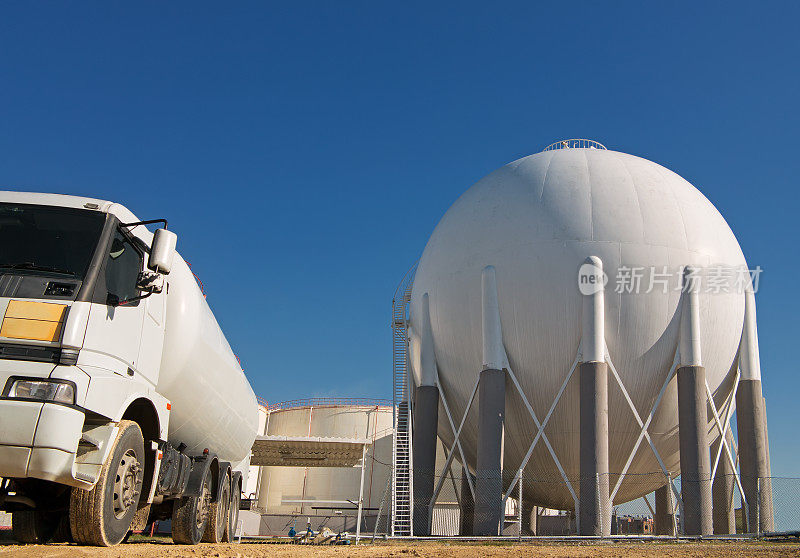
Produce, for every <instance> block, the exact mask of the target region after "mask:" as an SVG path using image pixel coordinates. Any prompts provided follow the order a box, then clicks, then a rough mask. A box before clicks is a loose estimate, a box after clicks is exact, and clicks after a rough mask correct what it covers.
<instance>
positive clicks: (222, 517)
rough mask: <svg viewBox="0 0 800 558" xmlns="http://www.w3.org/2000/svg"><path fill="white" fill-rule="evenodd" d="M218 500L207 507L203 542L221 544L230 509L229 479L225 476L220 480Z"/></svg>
mask: <svg viewBox="0 0 800 558" xmlns="http://www.w3.org/2000/svg"><path fill="white" fill-rule="evenodd" d="M220 482H222V487H221V489H220V491H219V492H220V495H219V499H218V500H217V501H216V502H211V504H210V505H209V507H208V521H207V522H206V530H205V532H204V533H203V542H210V543H218V542H222V539H223V537H224V536H225V530H226V529H227V528H228V514H229V512H230V509H231V477H230V476H229V475H225V476H224V477H223V478H222V480H221V481H220Z"/></svg>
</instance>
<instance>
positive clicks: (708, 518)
mask: <svg viewBox="0 0 800 558" xmlns="http://www.w3.org/2000/svg"><path fill="white" fill-rule="evenodd" d="M678 433H679V438H680V454H681V498H682V500H683V515H684V517H683V526H684V534H686V535H711V534H712V533H713V530H714V526H713V520H712V515H711V509H712V506H711V463H710V461H711V459H710V456H709V448H708V415H707V402H706V371H705V368H703V367H702V366H682V367H681V368H679V369H678Z"/></svg>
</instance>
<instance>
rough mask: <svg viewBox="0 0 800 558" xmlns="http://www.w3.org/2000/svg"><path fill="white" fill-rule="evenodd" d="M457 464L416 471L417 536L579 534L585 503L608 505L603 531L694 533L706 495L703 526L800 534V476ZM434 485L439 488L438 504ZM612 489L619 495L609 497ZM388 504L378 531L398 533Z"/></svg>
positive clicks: (727, 532)
mask: <svg viewBox="0 0 800 558" xmlns="http://www.w3.org/2000/svg"><path fill="white" fill-rule="evenodd" d="M453 469H454V471H453V472H452V473H448V474H447V475H445V476H444V477H443V476H442V475H441V471H437V472H436V473H432V472H428V473H427V474H419V472H417V473H416V474H415V485H414V488H415V498H414V514H413V515H414V535H416V536H427V535H431V536H444V537H447V536H512V537H513V536H517V537H520V536H526V537H528V536H541V537H560V536H577V535H579V530H580V532H585V531H584V529H580V522H581V519H582V518H583V520H584V521H586V517H585V516H584V514H581V513H580V507H581V502H583V503H584V505H585V506H586V507H594V508H595V509H597V510H601V509H604V510H605V512H604V513H602V514H597V515H599V516H600V518H599V519H598V521H602V522H603V523H602V532H603V533H610V534H611V535H612V536H640V537H642V536H645V537H646V536H683V535H686V534H688V532H687V525H686V522H687V518H689V516H690V514H691V513H692V512H691V510H692V509H697V510H701V509H702V508H701V507H699V506H697V507H696V508H692V507H691V500H692V499H694V500H695V501H699V500H702V499H704V498H707V499H710V500H711V502H712V511H711V514H710V517H705V516H704V519H703V525H706V526H711V527H710V528H711V529H712V530H713V534H714V535H715V536H734V535H749V536H772V535H776V534H795V535H800V477H767V478H760V479H748V478H744V477H739V476H738V475H724V474H721V473H717V475H716V476H715V479H714V480H713V481H712V480H711V479H710V478H706V479H698V480H692V481H691V482H690V481H688V480H682V479H681V477H680V476H678V477H677V478H674V479H673V478H670V477H668V476H666V475H665V474H664V473H663V472H661V471H657V472H652V473H627V474H626V475H624V477H623V476H621V475H620V474H616V473H611V474H608V475H598V476H596V477H593V478H589V479H586V478H583V479H582V478H580V477H569V476H567V477H566V480H565V478H564V476H562V475H561V474H560V473H556V474H554V475H551V476H548V477H546V478H542V477H537V478H531V477H525V476H523V478H522V479H521V481H518V476H517V471H516V470H513V471H508V470H506V471H503V472H500V471H496V472H488V473H487V472H482V473H479V474H477V475H472V474H470V475H469V477H467V476H465V475H464V473H463V470H458V469H457V468H456V467H455V466H454V467H453ZM567 481H568V482H567ZM431 484H432V486H431ZM425 485H427V488H426V487H425ZM432 488H433V489H438V490H439V492H438V496H437V498H436V503H435V505H434V506H433V507H431V506H430V496H431V492H430V491H431V489H432ZM592 488H594V490H595V493H594V494H593V497H592V498H590V499H583V500H582V499H581V490H582V489H583V490H587V489H592ZM742 490H744V494H745V497H744V498H742ZM684 491H685V494H684ZM604 493H605V494H608V495H609V496H613V497H610V498H609V499H607V500H604V499H603V498H602V496H601V495H602V494H604ZM473 494H474V495H475V496H474V497H473ZM682 494H683V496H682ZM690 494H691V495H690ZM486 495H488V496H486ZM684 499H686V501H687V502H688V505H687V507H688V508H689V509H688V510H686V511H685V510H684ZM387 507H388V506H387ZM387 507H384V509H383V510H381V514H380V515H379V517H378V518H377V524H376V528H375V531H376V533H378V534H388V533H390V522H391V517H390V512H389V510H388V509H386V508H387ZM576 510H577V513H576ZM690 521H691V520H690ZM609 522H610V524H609ZM428 525H430V529H428Z"/></svg>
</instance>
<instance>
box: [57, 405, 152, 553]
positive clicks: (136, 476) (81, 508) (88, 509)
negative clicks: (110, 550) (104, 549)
mask: <svg viewBox="0 0 800 558" xmlns="http://www.w3.org/2000/svg"><path fill="white" fill-rule="evenodd" d="M118 426H119V432H118V433H117V439H116V440H115V441H114V445H113V446H112V447H111V451H110V452H109V457H108V459H106V462H105V463H104V464H103V468H102V470H101V471H100V479H99V480H98V481H97V484H96V485H95V486H94V488H92V489H91V490H82V489H80V488H74V489H73V490H72V494H71V496H70V502H69V522H70V528H71V530H72V537H73V538H74V539H75V542H77V543H78V544H90V545H95V546H113V545H115V544H119V543H120V542H121V541H122V539H123V538H124V537H125V535H127V534H128V530H129V529H130V526H131V521H132V520H133V516H134V515H136V510H137V508H138V506H139V496H140V495H141V493H142V481H143V479H144V475H143V472H144V439H143V437H142V431H141V429H140V428H139V425H138V424H136V423H135V422H133V421H130V420H121V421H120V422H119V425H118Z"/></svg>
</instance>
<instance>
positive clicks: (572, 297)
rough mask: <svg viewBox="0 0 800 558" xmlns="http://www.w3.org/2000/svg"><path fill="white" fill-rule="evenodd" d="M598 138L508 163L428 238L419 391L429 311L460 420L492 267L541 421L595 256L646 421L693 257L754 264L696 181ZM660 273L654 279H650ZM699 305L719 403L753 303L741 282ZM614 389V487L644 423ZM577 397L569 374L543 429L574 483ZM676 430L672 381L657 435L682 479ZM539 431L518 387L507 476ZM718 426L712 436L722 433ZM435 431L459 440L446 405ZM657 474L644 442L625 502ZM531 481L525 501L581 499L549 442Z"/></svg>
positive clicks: (575, 335) (628, 379)
mask: <svg viewBox="0 0 800 558" xmlns="http://www.w3.org/2000/svg"><path fill="white" fill-rule="evenodd" d="M595 147H597V148H594V147H592V148H579V149H554V150H547V151H544V152H541V153H537V154H535V155H531V156H528V157H524V158H522V159H519V160H517V161H514V162H512V163H509V164H507V165H505V166H503V167H501V168H500V169H498V170H497V171H495V172H493V173H491V174H490V175H488V176H486V177H485V178H483V179H482V180H480V181H479V182H478V183H476V184H475V185H474V186H472V187H471V188H470V189H469V190H467V191H466V192H465V193H464V194H463V195H462V196H461V197H460V198H459V199H458V200H457V201H456V202H455V203H454V204H453V206H452V207H451V208H450V209H449V210H448V211H447V213H446V214H445V215H444V217H443V218H442V220H441V221H440V222H439V224H438V225H437V227H436V229H435V230H434V232H433V234H432V235H431V238H430V240H429V241H428V244H427V246H426V247H425V251H424V253H423V255H422V257H421V259H420V261H419V264H418V267H417V271H416V276H415V279H414V283H413V291H412V297H411V303H410V304H411V306H410V321H411V328H410V334H411V337H412V339H411V343H410V347H411V352H412V354H411V358H410V362H411V363H412V368H413V371H414V373H415V379H416V382H417V383H418V384H419V382H420V381H421V379H420V365H419V363H420V355H419V351H420V343H419V339H418V336H419V335H420V333H421V332H422V331H423V330H424V328H425V327H426V324H425V322H426V320H427V316H426V315H425V312H424V307H425V306H429V308H430V310H429V317H430V330H431V333H432V340H433V350H434V355H435V365H436V369H437V370H438V376H439V379H440V382H441V385H442V389H443V394H444V396H445V397H446V398H447V400H448V402H449V405H450V409H451V410H452V412H453V413H454V415H456V421H457V420H458V417H460V416H461V415H462V414H463V412H464V410H465V408H466V403H467V400H468V397H469V395H470V392H471V389H472V387H473V385H475V382H476V381H477V378H478V375H479V373H480V371H481V366H482V360H481V359H482V352H481V350H482V331H481V320H482V317H481V311H482V306H481V293H482V290H481V289H482V287H481V276H482V270H483V269H484V268H485V267H486V266H494V268H495V273H496V282H497V293H498V304H499V315H500V321H501V325H502V332H503V342H504V346H505V351H506V353H507V355H508V360H509V363H510V366H511V368H512V370H513V372H514V373H515V375H516V377H517V378H518V379H519V382H520V384H521V386H522V388H523V391H524V393H525V395H526V397H527V399H528V400H529V401H530V403H531V405H532V407H533V409H534V410H535V412H536V414H537V415H538V417H539V418H540V420H541V419H542V418H543V417H544V416H545V415H546V414H547V412H548V409H549V407H550V405H551V403H552V402H553V400H554V398H555V396H556V394H557V392H558V390H559V388H560V386H561V383H562V382H563V381H564V378H565V377H566V375H567V373H568V371H569V369H570V366H571V364H572V362H573V360H574V359H575V357H576V354H577V352H578V350H579V344H580V340H581V303H582V302H581V294H580V292H579V290H578V284H577V277H578V270H579V268H580V266H581V264H583V262H584V261H585V260H586V258H587V257H589V256H597V257H599V258H600V259H601V260H602V262H603V264H604V269H605V271H606V272H607V274H608V276H609V284H608V286H607V287H606V296H605V299H606V302H605V331H606V334H605V336H606V343H607V345H608V350H609V354H610V357H611V359H612V361H613V363H614V364H615V366H616V369H617V371H618V372H619V375H620V377H621V380H622V382H623V383H624V385H625V386H626V388H627V390H628V392H629V394H630V397H631V399H632V401H633V403H634V405H635V406H636V408H637V409H638V412H639V414H640V415H642V416H646V414H647V412H648V410H649V409H650V408H651V407H652V405H653V402H654V400H655V399H656V397H657V395H658V392H659V390H660V388H661V386H662V384H663V383H664V381H665V379H666V378H667V375H668V373H669V371H670V368H671V364H672V362H673V358H674V356H675V350H676V347H677V344H678V329H679V328H678V325H679V321H680V316H679V312H677V310H678V303H679V299H680V295H681V293H680V275H681V269H682V268H683V266H686V265H695V266H698V267H700V268H704V269H708V268H710V267H712V266H720V267H721V268H725V269H730V270H735V271H737V272H741V271H743V270H745V271H746V269H747V265H746V262H745V259H744V256H743V254H742V251H741V249H740V247H739V245H738V243H737V241H736V238H735V237H734V235H733V233H732V232H731V230H730V228H729V227H728V225H727V223H726V222H725V220H724V219H723V218H722V216H721V215H720V213H719V212H718V211H717V210H716V209H715V208H714V206H713V205H712V204H711V203H710V202H709V201H708V200H707V199H706V198H705V197H704V196H703V194H701V193H700V192H699V191H698V190H697V189H696V188H695V187H694V186H692V185H691V184H690V183H689V182H687V181H686V180H684V179H683V178H681V177H680V176H678V175H677V174H675V173H673V172H671V171H670V170H668V169H666V168H664V167H662V166H660V165H658V164H656V163H653V162H651V161H648V160H645V159H642V158H639V157H635V156H633V155H627V154H624V153H619V152H614V151H608V150H605V149H604V148H602V146H599V145H598V146H595ZM634 269H635V270H643V275H642V276H641V277H640V285H639V288H638V289H634V287H635V285H633V284H631V283H632V282H633V283H635V280H633V281H629V280H623V281H622V284H623V288H622V289H621V290H620V289H619V288H618V287H619V283H620V277H622V279H625V278H626V277H627V276H630V275H631V270H634ZM654 274H658V277H657V279H658V281H657V282H656V283H655V284H654V285H653V284H651V279H653V275H654ZM661 274H663V275H661ZM665 281H666V283H664V282H665ZM629 290H630V291H634V292H629ZM426 294H427V295H428V296H427V300H428V303H424V298H425V297H424V295H426ZM700 300H701V312H700V323H701V328H700V331H701V338H702V339H701V341H702V347H703V360H704V365H705V367H706V373H707V380H708V384H709V386H710V388H711V391H712V393H713V394H714V397H715V401H716V404H717V405H718V406H719V405H720V404H721V403H722V401H723V399H724V398H725V397H727V395H728V394H729V393H730V389H731V386H732V383H733V368H734V363H735V359H736V354H737V349H738V346H739V341H740V338H741V335H742V323H743V315H744V297H743V295H742V294H741V291H740V292H732V291H731V292H717V293H714V294H713V295H711V296H702V297H701V299H700ZM415 336H416V339H415ZM609 378H610V375H609ZM608 390H609V454H610V455H609V470H610V471H611V473H612V474H611V478H610V482H611V486H613V485H614V483H616V481H617V476H616V475H615V474H614V473H619V472H620V471H621V470H622V469H623V467H624V465H625V462H626V460H627V457H628V455H629V453H630V452H631V450H632V448H633V447H634V444H635V442H636V439H637V436H638V435H639V431H640V428H639V425H638V424H637V423H636V422H635V419H634V416H633V414H632V412H631V410H630V408H629V406H628V404H627V403H626V401H625V399H624V397H623V394H622V392H621V390H620V389H619V388H618V387H617V386H616V384H615V383H614V382H613V381H612V380H609V388H608ZM578 400H579V397H578V383H577V378H576V377H575V376H573V378H572V380H571V381H570V383H569V384H568V385H567V388H566V390H565V392H564V394H563V396H562V399H561V401H560V402H559V404H558V405H557V407H556V408H555V410H554V413H553V416H552V418H551V419H550V421H549V423H548V425H547V428H546V430H545V432H546V434H547V436H548V438H549V440H550V441H551V443H552V446H553V449H554V451H555V453H556V455H557V456H558V458H559V460H560V461H561V463H562V464H563V466H564V468H565V471H566V473H567V475H568V476H569V477H570V478H571V479H578V477H579V435H578V433H579V407H578ZM477 421H478V417H477V413H476V412H472V413H471V414H470V416H469V418H468V420H467V423H466V425H465V427H464V430H463V433H462V435H461V440H462V443H463V445H464V449H465V451H466V454H467V460H468V461H469V465H470V467H471V468H472V469H474V468H475V466H476V463H475V456H476V451H477V430H478V425H477ZM677 426H678V413H677V394H676V382H675V379H674V378H673V380H672V381H671V382H670V384H669V386H668V388H667V390H666V392H665V395H664V398H663V401H662V402H661V404H660V406H659V408H658V410H657V412H656V414H655V416H654V418H653V422H652V425H651V427H650V428H649V432H650V435H651V437H652V438H653V441H654V443H655V446H656V447H657V449H658V451H659V453H660V455H661V456H662V458H663V459H664V462H665V465H666V467H667V469H668V470H669V471H670V472H671V473H672V474H673V475H676V474H678V472H679V444H678V429H677ZM535 432H536V429H535V426H534V424H533V422H532V420H531V419H530V417H529V415H528V413H527V411H526V410H525V408H524V406H523V404H522V402H521V399H520V397H519V396H518V394H517V393H516V392H515V391H514V390H513V388H508V389H507V396H506V417H505V442H504V443H505V446H504V458H505V462H504V468H505V470H506V471H508V470H511V471H515V470H516V469H517V468H518V467H519V465H520V463H521V462H522V459H523V456H524V454H525V452H526V451H527V449H528V446H529V444H530V442H531V441H532V440H531V438H532V436H533V433H535ZM711 434H712V435H711V436H710V438H709V440H710V441H712V440H713V438H714V437H715V434H716V431H713V432H712V433H711ZM439 435H440V436H441V437H442V438H443V439H444V441H445V442H446V443H447V444H448V445H449V444H450V443H452V441H453V434H452V431H451V430H450V427H449V425H448V424H447V421H446V419H445V415H444V412H443V409H440V412H439ZM660 471H661V468H660V466H659V464H658V462H657V460H656V459H655V458H654V456H653V454H652V452H651V451H650V449H649V447H648V446H647V444H646V443H645V444H642V445H641V446H640V448H639V450H638V452H637V454H636V456H635V458H634V460H633V463H632V465H631V467H630V469H629V474H628V475H627V476H626V477H625V480H624V481H623V483H622V485H621V487H620V490H619V492H618V494H617V495H616V497H615V499H614V503H621V502H625V501H628V500H631V499H633V498H636V497H638V496H641V495H644V494H647V493H649V492H651V491H652V490H654V489H656V488H658V487H660V486H662V485H663V484H664V483H665V479H664V476H663V474H661V473H660ZM524 478H525V479H528V482H526V483H525V497H526V498H529V499H531V500H532V501H533V502H534V503H536V504H538V505H543V506H546V507H550V508H557V509H571V508H573V498H572V496H571V495H570V493H569V491H568V489H567V487H566V486H565V484H564V483H563V482H562V481H561V480H560V477H559V474H558V472H557V470H556V467H555V465H554V462H553V460H552V458H551V457H550V455H549V452H548V450H547V448H546V447H545V445H544V444H541V443H540V444H538V446H537V448H536V450H535V452H534V454H533V456H532V458H531V460H530V461H529V463H528V466H527V468H526V469H525V471H524ZM509 480H510V477H509V478H507V479H506V483H507V482H508V481H509ZM531 481H542V482H531ZM574 484H575V485H576V488H577V482H576V483H574Z"/></svg>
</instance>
